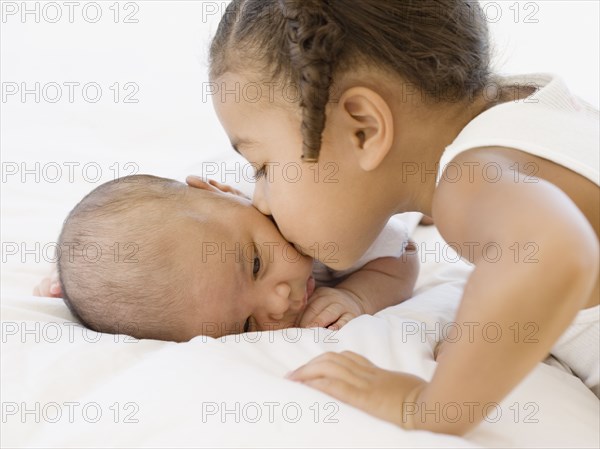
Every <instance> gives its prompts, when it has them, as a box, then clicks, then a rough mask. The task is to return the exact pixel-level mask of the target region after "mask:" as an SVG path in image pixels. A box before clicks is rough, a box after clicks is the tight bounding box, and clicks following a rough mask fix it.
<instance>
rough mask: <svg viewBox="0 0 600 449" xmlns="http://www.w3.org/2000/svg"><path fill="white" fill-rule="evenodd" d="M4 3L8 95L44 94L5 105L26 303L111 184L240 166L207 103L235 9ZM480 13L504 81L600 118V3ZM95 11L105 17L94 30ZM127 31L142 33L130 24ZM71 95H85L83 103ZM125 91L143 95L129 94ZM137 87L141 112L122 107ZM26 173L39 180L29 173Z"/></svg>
mask: <svg viewBox="0 0 600 449" xmlns="http://www.w3.org/2000/svg"><path fill="white" fill-rule="evenodd" d="M1 3H2V18H1V20H0V26H1V32H0V40H1V45H0V56H1V58H0V66H1V67H0V78H1V82H2V89H3V92H4V93H5V94H6V92H7V89H9V88H10V87H11V86H13V87H14V86H15V85H16V86H18V88H19V89H21V88H22V87H26V88H28V89H32V88H35V83H40V90H41V91H42V95H41V98H40V99H39V102H36V98H35V96H34V95H33V94H29V95H27V96H26V97H25V101H23V100H22V98H21V95H20V92H19V93H18V94H17V95H8V96H7V95H5V96H4V98H2V102H1V103H0V116H1V117H0V149H1V158H2V183H1V187H2V193H1V195H2V201H1V202H2V205H1V207H2V242H3V245H5V244H10V245H12V246H10V248H12V250H11V251H10V252H14V251H13V250H14V248H15V245H16V247H18V248H19V250H18V252H17V253H16V254H12V255H9V254H7V253H8V251H5V250H6V249H7V248H8V247H7V246H3V249H2V251H3V255H2V257H3V261H2V262H3V263H2V265H3V270H2V290H3V291H6V289H10V290H16V291H18V292H19V293H28V292H29V291H30V289H31V286H32V285H33V284H34V283H35V281H36V280H37V279H38V277H39V276H41V274H43V273H44V272H45V271H47V270H48V267H49V265H50V263H49V261H51V257H48V254H47V252H43V251H42V250H43V248H44V247H45V246H46V244H47V243H48V242H54V241H55V240H56V237H57V235H58V232H59V231H60V227H61V224H62V220H63V219H64V217H65V216H66V214H67V213H68V211H69V210H70V209H71V208H72V207H73V206H74V204H75V203H76V202H77V201H78V200H79V199H80V198H81V197H82V196H83V195H84V194H86V193H87V192H89V191H90V190H91V189H92V188H94V187H96V186H97V185H99V184H100V183H101V182H104V181H107V180H109V179H113V178H114V177H115V176H123V175H126V174H129V173H131V172H132V170H131V168H134V169H135V170H136V171H137V172H138V173H152V174H156V175H160V176H167V177H174V178H177V179H183V177H184V176H185V175H186V174H188V173H196V174H209V173H208V170H209V169H215V165H214V164H220V161H225V160H227V161H228V164H230V165H231V164H235V163H240V164H241V163H242V161H240V160H239V159H236V156H235V155H234V154H233V151H232V150H231V149H230V147H229V142H228V140H227V138H226V136H225V134H224V132H223V131H222V130H221V127H220V125H219V123H218V121H217V119H216V117H215V114H214V112H213V110H212V104H211V102H210V98H209V97H206V95H203V93H204V94H205V93H206V92H205V91H206V88H207V85H206V83H207V74H206V73H207V70H206V69H207V49H208V45H209V42H210V38H211V36H212V34H213V33H214V31H215V29H216V26H217V23H218V20H219V18H220V16H221V14H222V13H223V12H224V10H225V6H226V3H227V2H222V1H218V2H209V1H170V2H166V1H138V2H120V3H118V4H115V2H113V1H101V2H98V3H96V4H92V3H93V2H85V1H82V2H76V3H77V6H75V7H74V8H73V12H74V13H73V16H72V20H71V18H70V17H69V7H68V6H67V5H65V3H64V2H25V3H23V2H20V1H19V2H7V1H2V2H1ZM482 4H483V5H484V8H485V11H486V16H487V17H488V19H489V20H488V21H489V22H490V27H491V31H492V36H493V41H494V48H495V58H494V67H495V70H496V71H498V72H500V73H504V74H509V73H511V74H514V73H524V72H554V73H558V74H560V75H561V76H563V77H564V78H565V79H566V81H567V83H568V85H569V86H570V87H571V89H572V90H573V91H574V92H575V93H576V94H578V95H580V96H581V97H583V98H584V99H585V100H587V101H588V102H590V103H592V104H594V105H596V106H598V103H599V99H598V97H599V78H600V74H599V62H598V61H599V59H598V55H599V52H600V50H599V41H600V37H599V32H598V29H599V23H598V16H599V4H598V2H597V1H571V0H568V1H567V0H565V1H536V2H523V1H520V2H516V1H500V2H487V1H486V2H482ZM24 6H25V7H26V8H27V9H28V10H30V11H36V9H37V10H38V11H39V13H38V17H36V14H35V13H28V14H26V15H25V16H23V7H24ZM15 8H17V9H16V10H15ZM98 10H100V11H101V13H102V16H101V17H100V18H99V20H98V21H97V22H96V23H91V22H92V21H93V20H94V18H95V17H96V15H97V12H98ZM84 11H85V12H84ZM115 11H118V12H119V16H118V17H117V23H115V17H116V16H115ZM12 12H16V13H15V14H12ZM517 12H518V14H517ZM57 13H60V14H61V17H60V18H59V19H56V18H57ZM127 18H128V19H129V20H132V19H133V20H136V21H137V22H136V23H125V22H126V21H127ZM36 20H37V21H36ZM52 21H56V23H51V22H52ZM71 21H72V23H71ZM51 83H57V84H58V85H60V86H62V98H61V99H60V100H59V101H58V102H56V103H51V102H49V101H47V98H46V97H47V96H49V97H50V98H54V97H55V96H56V90H55V89H52V88H48V89H47V91H46V94H47V95H43V93H44V92H43V89H44V87H47V86H51V85H52V84H51ZM65 83H79V86H77V87H75V88H74V98H73V102H70V101H69V98H68V97H69V91H68V88H67V87H66V86H65ZM88 83H97V85H99V86H100V87H101V89H102V97H101V99H100V100H99V101H98V102H96V103H91V102H89V101H86V100H85V99H84V97H83V95H82V89H81V88H82V86H84V85H86V84H88ZM115 83H119V88H118V89H117V88H116V86H115ZM126 83H133V84H132V85H129V88H127V89H126V88H125V85H126ZM111 86H112V89H113V90H111ZM134 86H136V88H137V89H138V91H137V92H136V93H135V95H134V97H133V98H134V99H136V100H137V101H138V102H137V103H125V102H124V101H123V100H124V96H125V95H126V94H128V93H132V92H133V90H132V88H133V87H134ZM115 90H117V91H118V92H119V94H120V95H119V98H118V101H117V102H115V97H114V93H115ZM203 91H204V92H203ZM88 94H89V95H91V96H94V94H95V91H94V90H93V89H92V90H90V91H88ZM202 161H211V163H212V165H210V166H207V165H206V162H202ZM36 163H39V165H36ZM74 164H79V165H74ZM85 164H88V165H87V166H86V165H85ZM127 164H130V165H127ZM69 166H71V167H73V168H72V170H73V171H72V172H70V171H69ZM57 167H58V169H60V170H61V171H60V172H59V171H58V169H57ZM84 167H88V168H87V171H84V170H83V168H84ZM98 168H99V169H100V171H99V172H98ZM15 169H17V170H18V172H17V173H15V174H11V173H12V171H14V170H15ZM24 169H27V170H33V173H31V172H29V173H27V174H24ZM216 169H218V170H219V175H218V176H216V177H217V178H218V179H219V178H220V179H219V180H220V181H223V182H228V183H232V184H233V183H236V182H242V184H244V188H247V189H251V185H249V184H248V183H244V181H245V180H244V177H243V176H240V170H238V171H237V174H231V173H229V174H227V173H224V172H223V170H222V167H221V165H217V166H216ZM97 173H99V174H100V175H101V176H96V174H97ZM71 174H72V175H73V177H71ZM57 176H58V178H57ZM36 245H37V246H36ZM36 248H37V249H36ZM30 249H33V250H34V253H35V254H29V255H28V254H27V253H26V251H25V250H30Z"/></svg>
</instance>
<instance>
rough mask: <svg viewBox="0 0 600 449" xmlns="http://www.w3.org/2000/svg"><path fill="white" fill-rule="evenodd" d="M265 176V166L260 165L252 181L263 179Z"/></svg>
mask: <svg viewBox="0 0 600 449" xmlns="http://www.w3.org/2000/svg"><path fill="white" fill-rule="evenodd" d="M266 174H267V166H266V165H262V166H261V167H260V168H259V169H258V170H256V173H255V174H254V180H255V181H258V180H259V179H261V178H263V177H264V176H265V175H266Z"/></svg>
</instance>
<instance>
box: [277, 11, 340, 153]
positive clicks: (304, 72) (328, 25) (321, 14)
mask: <svg viewBox="0 0 600 449" xmlns="http://www.w3.org/2000/svg"><path fill="white" fill-rule="evenodd" d="M279 4H280V6H281V9H282V12H283V16H284V18H285V35H286V38H287V41H288V45H289V56H290V63H291V66H292V70H293V73H294V74H295V77H294V78H295V79H294V81H295V82H296V83H297V85H298V88H299V91H300V99H301V100H300V107H301V108H302V138H303V148H302V153H303V155H302V159H303V160H304V161H305V162H317V161H318V159H319V153H320V150H321V142H322V135H323V130H324V129H325V122H326V107H327V103H329V90H330V88H331V85H332V83H333V72H334V69H335V62H336V58H337V56H338V55H339V54H340V53H341V51H342V49H343V46H344V31H343V30H342V28H341V27H340V26H339V25H338V24H337V23H336V22H335V20H334V19H333V17H332V16H331V14H330V13H329V11H328V6H329V5H328V2H327V1H319V0H279Z"/></svg>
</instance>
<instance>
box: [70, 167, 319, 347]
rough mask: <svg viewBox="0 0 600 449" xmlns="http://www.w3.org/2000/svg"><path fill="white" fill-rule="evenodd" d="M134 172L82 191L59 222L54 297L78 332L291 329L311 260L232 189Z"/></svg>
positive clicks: (145, 334) (140, 334) (165, 334)
mask: <svg viewBox="0 0 600 449" xmlns="http://www.w3.org/2000/svg"><path fill="white" fill-rule="evenodd" d="M196 185H200V186H201V188H192V187H189V186H187V185H185V184H183V183H180V182H177V181H174V180H170V179H164V178H158V177H154V176H147V175H139V176H130V177H126V178H121V179H118V180H115V181H111V182H108V183H106V184H103V185H101V186H100V187H98V188H96V189H95V190H94V191H92V192H91V193H90V194H88V195H87V196H86V197H85V198H84V199H83V200H82V201H81V202H80V203H79V204H77V206H76V207H75V208H74V209H73V211H71V213H70V214H69V216H68V217H67V219H66V220H65V223H64V226H63V229H62V232H61V234H60V238H59V246H60V248H61V257H60V259H59V263H58V271H59V276H60V282H61V286H62V290H63V297H64V299H65V302H66V303H67V305H68V307H69V309H70V310H71V311H72V312H73V314H74V315H75V316H76V317H77V318H78V319H79V320H80V321H81V322H82V323H83V324H84V325H86V326H87V327H89V328H91V329H93V330H96V331H99V332H107V333H124V334H129V335H132V336H134V337H137V338H151V339H159V340H172V341H187V340H189V339H190V338H193V337H195V336H197V335H208V336H211V337H219V336H222V335H226V334H234V333H240V332H243V331H244V330H269V329H281V328H285V327H290V326H293V325H294V324H295V323H296V321H297V319H298V316H299V315H300V314H301V312H302V310H303V309H304V307H305V306H306V299H307V296H308V294H310V290H311V289H312V288H313V281H310V279H311V268H312V259H310V258H309V257H307V256H304V255H301V254H299V253H298V252H297V251H296V250H295V248H294V247H293V246H292V245H290V244H289V243H288V242H287V241H285V240H284V239H283V237H282V236H281V234H280V233H279V231H278V230H277V227H276V226H275V225H274V223H273V222H272V221H271V220H270V219H269V218H268V217H266V216H264V215H262V214H261V213H260V212H259V211H258V210H256V209H255V208H254V207H253V206H252V205H251V202H250V200H248V199H246V198H244V197H242V196H241V195H239V194H236V192H235V191H234V190H233V189H230V188H228V187H227V186H223V185H220V184H218V183H210V184H209V183H200V184H199V183H196Z"/></svg>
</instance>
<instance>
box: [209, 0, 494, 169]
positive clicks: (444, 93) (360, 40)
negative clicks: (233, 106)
mask: <svg viewBox="0 0 600 449" xmlns="http://www.w3.org/2000/svg"><path fill="white" fill-rule="evenodd" d="M210 55H211V77H212V78H217V77H219V76H220V75H222V74H224V73H226V72H228V71H233V72H235V71H239V70H248V69H257V70H259V71H261V72H265V71H267V72H266V73H270V75H271V80H270V81H273V80H277V81H281V80H283V81H285V82H291V83H293V84H295V85H296V86H298V88H299V92H300V98H301V102H300V106H301V108H302V113H303V120H302V136H303V141H304V145H303V158H304V160H306V161H316V160H318V157H319V152H320V149H321V136H322V134H323V130H324V129H325V110H326V106H327V104H328V102H329V98H330V94H331V89H332V85H333V79H334V75H337V74H339V73H344V72H346V71H347V70H349V69H350V67H352V66H353V65H355V64H357V63H358V64H362V65H368V66H371V67H376V68H379V69H383V70H385V71H387V72H390V73H393V74H397V75H399V76H400V77H401V78H402V79H403V81H404V82H406V83H409V84H411V85H413V86H415V88H416V89H418V90H419V91H420V92H421V93H422V95H424V97H425V98H427V99H429V100H433V101H436V100H438V101H448V100H447V99H448V98H452V99H453V101H463V100H469V99H470V98H473V97H474V96H475V95H476V94H477V93H479V92H481V91H482V90H483V89H484V87H485V85H486V84H487V83H488V82H489V79H490V75H491V73H490V67H489V65H490V48H489V35H488V27H487V23H486V19H485V15H484V14H483V11H482V9H481V6H480V5H479V2H478V1H476V0H385V1H382V0H233V1H232V2H231V3H230V4H229V6H228V8H227V10H226V12H225V14H224V16H223V19H222V20H221V23H220V25H219V28H218V31H217V33H216V36H215V38H214V40H213V43H212V46H211V52H210ZM257 64H260V65H259V66H257Z"/></svg>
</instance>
